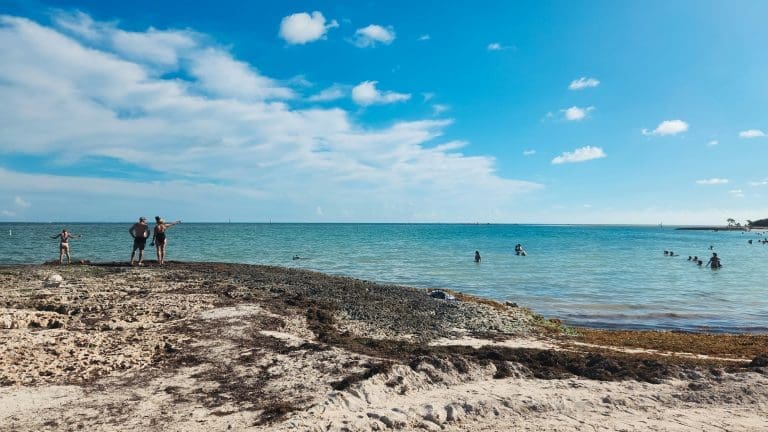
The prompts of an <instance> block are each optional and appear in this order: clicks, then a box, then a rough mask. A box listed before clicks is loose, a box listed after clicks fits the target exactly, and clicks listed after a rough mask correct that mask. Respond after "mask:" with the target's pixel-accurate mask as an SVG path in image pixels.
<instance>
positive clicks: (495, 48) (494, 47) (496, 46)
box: [487, 42, 504, 51]
mask: <svg viewBox="0 0 768 432" xmlns="http://www.w3.org/2000/svg"><path fill="white" fill-rule="evenodd" d="M487 49H488V51H501V50H502V49H504V47H502V46H501V44H500V43H498V42H493V43H490V44H488V47H487Z"/></svg>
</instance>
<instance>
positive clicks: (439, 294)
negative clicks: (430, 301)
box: [429, 290, 456, 300]
mask: <svg viewBox="0 0 768 432" xmlns="http://www.w3.org/2000/svg"><path fill="white" fill-rule="evenodd" d="M429 296H430V297H432V298H436V299H440V300H456V297H454V296H452V295H450V294H448V293H447V292H445V291H439V290H438V291H432V292H431V293H429Z"/></svg>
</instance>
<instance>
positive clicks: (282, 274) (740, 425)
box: [0, 262, 768, 431]
mask: <svg viewBox="0 0 768 432" xmlns="http://www.w3.org/2000/svg"><path fill="white" fill-rule="evenodd" d="M435 288H439V287H435ZM450 294H452V295H455V296H456V299H455V300H446V299H440V298H433V297H432V296H430V295H428V292H427V291H426V290H420V289H413V288H407V287H400V286H392V285H380V284H375V283H372V282H369V281H363V280H357V279H351V278H343V277H333V276H327V275H323V274H320V273H314V272H309V271H303V270H294V269H286V268H279V267H264V266H251V265H237V264H210V263H176V262H171V263H168V265H166V266H164V267H162V268H161V267H158V266H153V265H152V263H150V265H148V266H147V267H143V268H138V267H130V266H126V265H123V264H100V265H71V266H56V265H42V266H5V267H2V268H0V430H3V431H27V430H61V431H69V430H103V431H111V430H121V431H134V430H135V431H145V430H158V431H160V430H163V431H190V430H193V431H194V430H200V431H203V430H205V431H210V430H213V431H217V430H222V431H224V430H265V431H266V430H270V431H272V430H277V431H280V430H285V431H288V430H310V431H315V430H316V431H320V430H324V431H325V430H331V431H380V430H427V431H438V430H443V431H453V430H455V431H459V430H461V431H502V430H531V431H536V430H560V431H571V430H573V431H581V430H588V431H593V430H604V431H609V430H630V431H631V430H644V431H646V430H660V431H661V430H663V431H667V430H678V431H701V430H728V431H738V430H746V431H751V430H754V431H757V430H766V429H768V336H766V335H707V334H688V333H674V332H634V331H615V332H610V331H597V330H586V329H572V328H567V327H564V326H562V325H560V324H559V323H558V322H557V321H556V320H547V319H544V318H543V317H540V316H537V315H535V314H533V313H531V312H530V311H528V310H527V309H525V308H523V307H518V305H515V304H500V303H496V302H493V301H489V300H483V299H478V298H473V297H469V296H465V295H461V294H460V293H450ZM521 306H524V305H521Z"/></svg>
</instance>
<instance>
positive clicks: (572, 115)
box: [560, 106, 595, 121]
mask: <svg viewBox="0 0 768 432" xmlns="http://www.w3.org/2000/svg"><path fill="white" fill-rule="evenodd" d="M594 109H595V107H592V106H590V107H586V108H579V107H577V106H572V107H570V108H566V109H562V110H560V112H562V113H563V116H564V117H565V119H566V120H568V121H581V120H584V119H585V118H587V116H588V115H589V112H590V111H592V110H594Z"/></svg>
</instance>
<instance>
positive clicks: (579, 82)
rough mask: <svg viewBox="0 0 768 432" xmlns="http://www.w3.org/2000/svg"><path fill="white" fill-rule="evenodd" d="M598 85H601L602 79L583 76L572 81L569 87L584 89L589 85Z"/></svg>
mask: <svg viewBox="0 0 768 432" xmlns="http://www.w3.org/2000/svg"><path fill="white" fill-rule="evenodd" d="M598 85H600V81H599V80H597V79H595V78H587V77H581V78H579V79H575V80H573V81H571V84H570V85H569V86H568V88H569V89H571V90H583V89H585V88H589V87H597V86H598Z"/></svg>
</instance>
